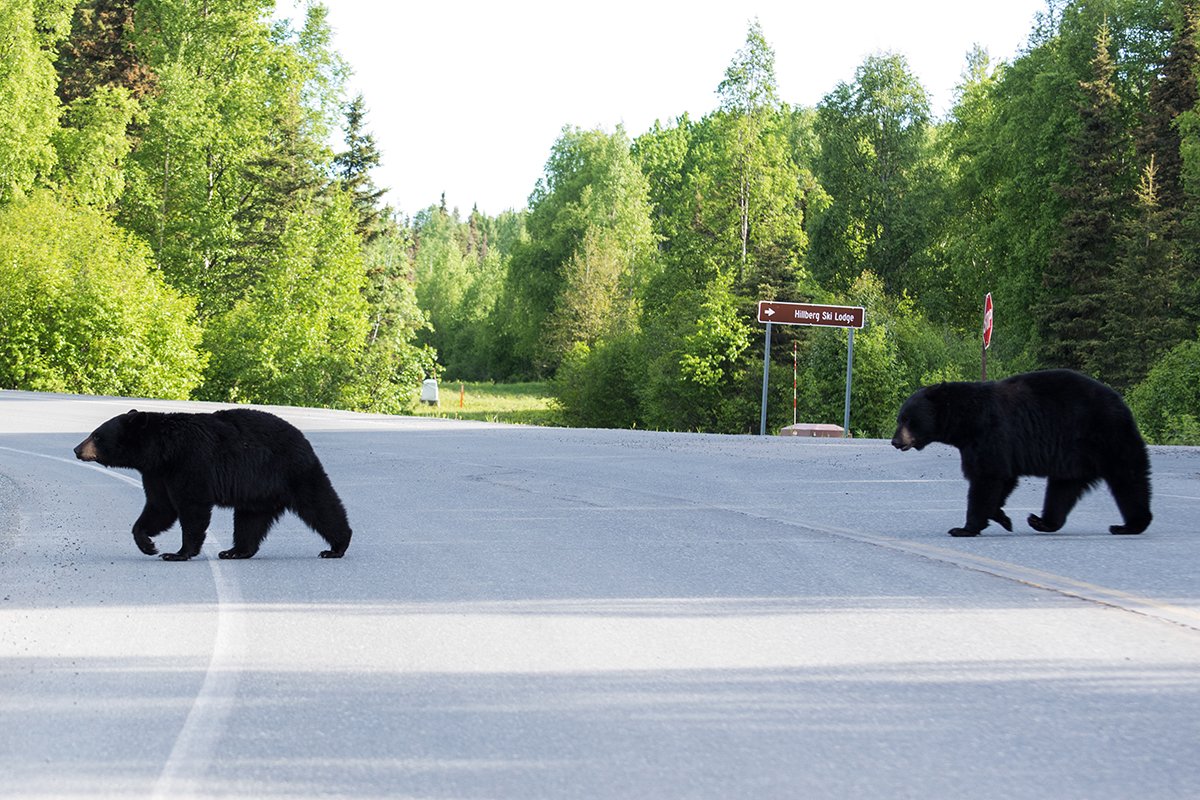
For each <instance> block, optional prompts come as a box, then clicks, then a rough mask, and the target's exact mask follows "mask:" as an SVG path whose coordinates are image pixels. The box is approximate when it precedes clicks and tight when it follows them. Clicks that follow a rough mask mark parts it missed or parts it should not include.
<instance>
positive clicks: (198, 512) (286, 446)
mask: <svg viewBox="0 0 1200 800" xmlns="http://www.w3.org/2000/svg"><path fill="white" fill-rule="evenodd" d="M75 457H76V458H78V459H80V460H82V461H95V462H97V463H99V464H103V465H104V466H106V467H127V468H129V469H136V470H137V471H138V472H140V473H142V487H143V489H144V490H145V492H146V507H145V508H144V509H142V513H141V516H139V517H138V518H137V521H136V522H134V523H133V540H134V542H136V543H137V546H138V548H139V549H140V550H141V551H142V552H143V553H146V554H147V555H154V554H155V553H157V552H158V549H157V548H156V547H155V546H154V542H153V540H152V539H153V537H155V536H157V535H159V534H160V533H162V532H163V531H165V530H167V529H168V528H170V527H171V526H172V525H173V524H175V521H176V520H178V521H179V526H180V528H182V530H183V546H182V547H181V548H180V549H179V552H178V553H164V554H163V556H162V557H163V558H164V559H166V560H168V561H186V560H187V559H189V558H191V557H192V556H194V555H197V554H198V553H199V552H200V547H201V545H203V544H204V536H205V533H206V532H207V531H208V523H209V520H210V519H211V517H212V510H213V506H223V507H226V508H229V507H232V508H233V547H232V548H230V549H229V550H223V551H221V553H220V556H221V558H250V557H251V556H253V555H254V554H255V553H257V552H258V547H259V545H260V544H262V540H263V539H264V538H266V535H267V531H269V530H270V528H271V526H272V525H273V524H275V521H276V520H278V519H279V517H280V516H282V515H283V512H284V511H293V512H295V513H296V515H297V516H299V517H300V519H302V520H304V522H305V523H306V524H308V525H309V527H311V528H312V529H313V530H315V531H316V532H317V533H319V534H321V536H322V537H324V539H325V541H327V542H328V543H329V549H328V550H325V551H323V552H322V553H321V557H322V558H341V557H342V554H343V553H345V552H346V548H347V547H349V546H350V535H351V531H350V524H349V522H347V520H346V509H345V507H344V506H343V505H342V501H341V499H340V498H339V497H338V495H337V492H335V491H334V489H333V485H332V484H331V483H330V482H329V476H328V475H326V474H325V469H324V467H322V466H321V462H320V460H319V459H318V458H317V454H316V453H314V452H313V449H312V445H311V444H309V442H308V439H306V438H305V437H304V434H303V433H301V432H300V431H299V430H298V429H297V428H296V427H295V426H293V425H291V424H290V423H288V422H286V421H284V420H282V419H280V418H279V417H277V416H275V415H274V414H268V413H266V412H265V411H255V410H253V409H246V408H235V409H229V410H226V411H217V412H215V413H212V414H160V413H156V412H142V411H136V410H134V411H130V412H128V413H125V414H121V415H120V416H117V417H113V418H112V419H110V420H108V421H107V422H105V423H104V424H103V425H101V426H100V427H99V428H97V429H96V430H95V431H94V432H93V433H92V435H91V436H89V437H88V438H86V439H84V440H83V441H82V442H81V443H80V444H79V446H77V447H76V448H75Z"/></svg>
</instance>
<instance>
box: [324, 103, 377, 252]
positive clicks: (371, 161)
mask: <svg viewBox="0 0 1200 800" xmlns="http://www.w3.org/2000/svg"><path fill="white" fill-rule="evenodd" d="M366 120H367V109H366V104H365V103H364V102H363V96H362V95H361V94H360V95H358V96H357V97H355V98H354V99H353V100H351V101H350V102H349V103H348V104H347V106H346V148H347V149H346V151H345V152H343V153H338V154H337V155H336V156H335V157H334V159H333V164H334V170H335V172H336V173H337V176H338V179H339V180H340V181H341V183H342V186H343V187H345V189H346V190H347V191H348V192H350V195H351V198H352V199H353V203H354V209H355V211H356V212H357V213H358V220H359V222H358V232H359V235H361V236H362V237H363V241H364V242H367V243H369V242H372V241H374V240H375V239H376V238H378V237H379V235H380V234H382V233H383V232H384V231H385V230H386V229H387V224H388V221H389V215H388V214H386V213H385V209H384V207H383V206H381V205H380V203H379V201H380V199H381V198H382V197H383V195H384V194H386V193H387V189H380V188H379V187H377V186H376V185H375V183H374V181H372V180H371V170H372V169H374V168H375V167H378V166H379V165H380V164H381V163H382V161H383V158H382V156H381V155H380V153H379V147H378V146H377V145H376V144H375V137H374V136H373V135H372V134H370V133H368V132H367V130H366Z"/></svg>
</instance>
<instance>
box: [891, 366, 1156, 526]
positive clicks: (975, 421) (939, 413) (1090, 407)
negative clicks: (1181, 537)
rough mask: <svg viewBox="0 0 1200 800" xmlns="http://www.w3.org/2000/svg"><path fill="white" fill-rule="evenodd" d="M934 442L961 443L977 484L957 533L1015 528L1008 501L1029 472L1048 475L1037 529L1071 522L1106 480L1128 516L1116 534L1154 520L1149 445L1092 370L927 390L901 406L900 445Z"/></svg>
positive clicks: (896, 441)
mask: <svg viewBox="0 0 1200 800" xmlns="http://www.w3.org/2000/svg"><path fill="white" fill-rule="evenodd" d="M930 442H942V443H944V444H948V445H952V446H954V447H957V448H958V449H959V452H960V454H961V456H962V471H963V476H964V477H965V478H966V479H967V480H968V481H969V482H970V488H969V489H968V491H967V521H966V523H965V524H964V525H963V527H961V528H952V529H951V530H950V532H949V533H950V535H951V536H977V535H978V534H979V532H980V531H981V530H983V529H984V528H985V527H987V525H988V520H995V521H996V522H998V523H1000V525H1001V526H1002V527H1004V529H1005V530H1009V531H1011V530H1012V522H1011V521H1010V520H1009V518H1008V515H1007V514H1005V513H1004V502H1005V501H1006V500H1007V499H1008V496H1009V495H1010V494H1011V493H1012V491H1013V489H1014V488H1016V485H1017V479H1018V478H1019V477H1021V476H1022V475H1035V476H1040V477H1044V478H1046V479H1047V481H1046V497H1045V501H1044V503H1043V506H1042V514H1041V516H1040V517H1039V516H1038V515H1037V514H1030V515H1029V526H1030V527H1031V528H1033V529H1034V530H1037V531H1044V532H1051V531H1056V530H1058V529H1059V528H1061V527H1062V526H1063V523H1064V522H1066V520H1067V515H1068V514H1069V513H1070V512H1071V509H1072V508H1074V507H1075V502H1076V501H1077V500H1078V499H1079V498H1080V496H1082V495H1083V494H1084V492H1086V491H1088V490H1089V489H1092V488H1093V487H1095V486H1096V485H1097V484H1099V483H1100V481H1104V482H1105V483H1107V484H1108V488H1109V490H1110V491H1111V492H1112V495H1113V498H1114V499H1115V500H1116V501H1117V508H1118V509H1119V510H1120V512H1121V516H1122V517H1124V521H1125V524H1124V525H1113V526H1111V527H1110V528H1109V531H1110V532H1112V533H1118V534H1121V533H1128V534H1133V533H1141V532H1142V531H1144V530H1146V528H1147V527H1149V525H1150V520H1151V519H1152V515H1151V514H1150V458H1149V456H1148V455H1147V452H1146V443H1145V442H1144V441H1143V440H1142V436H1141V434H1140V433H1138V429H1137V424H1136V423H1135V422H1134V419H1133V414H1132V413H1131V412H1130V411H1129V407H1128V406H1127V405H1125V401H1124V400H1122V399H1121V396H1120V395H1119V394H1117V393H1116V392H1115V391H1114V390H1112V389H1111V388H1109V387H1108V386H1105V385H1104V384H1103V383H1100V382H1099V381H1097V380H1093V379H1092V378H1089V377H1087V376H1086V375H1081V374H1080V373H1078V372H1073V371H1071V370H1062V369H1053V370H1042V371H1039V372H1027V373H1025V374H1022V375H1014V376H1012V377H1011V378H1006V379H1004V380H1002V381H995V382H992V381H986V382H963V383H939V384H935V385H933V386H926V387H924V388H922V389H918V390H917V391H916V392H915V393H913V395H912V396H911V397H909V398H908V400H907V401H905V403H904V405H903V406H902V407H901V408H900V413H899V414H898V415H897V420H896V433H895V434H894V435H893V436H892V446H893V447H896V448H898V449H900V450H908V449H910V448H916V449H917V450H920V449H921V448H923V447H925V445H927V444H929V443H930Z"/></svg>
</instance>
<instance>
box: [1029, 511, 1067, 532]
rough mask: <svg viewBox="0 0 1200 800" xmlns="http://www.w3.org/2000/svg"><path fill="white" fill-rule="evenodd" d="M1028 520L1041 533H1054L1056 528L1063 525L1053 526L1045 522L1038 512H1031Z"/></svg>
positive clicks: (1030, 525)
mask: <svg viewBox="0 0 1200 800" xmlns="http://www.w3.org/2000/svg"><path fill="white" fill-rule="evenodd" d="M1026 522H1028V523H1029V527H1031V528H1033V529H1034V530H1035V531H1038V532H1040V533H1054V532H1055V531H1056V530H1058V529H1059V528H1061V527H1062V526H1061V525H1059V526H1052V525H1048V524H1046V522H1044V521H1043V520H1042V518H1041V517H1039V516H1038V515H1037V514H1030V515H1029V519H1027V520H1026Z"/></svg>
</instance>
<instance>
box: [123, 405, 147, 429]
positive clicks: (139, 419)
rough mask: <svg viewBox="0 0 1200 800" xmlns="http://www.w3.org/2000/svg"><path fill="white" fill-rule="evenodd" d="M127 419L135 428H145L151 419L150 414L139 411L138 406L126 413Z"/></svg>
mask: <svg viewBox="0 0 1200 800" xmlns="http://www.w3.org/2000/svg"><path fill="white" fill-rule="evenodd" d="M125 418H126V421H127V422H128V423H129V424H130V425H131V426H132V427H134V428H135V429H140V428H145V427H146V425H147V423H149V421H150V416H149V415H148V414H144V413H142V412H141V411H138V410H137V409H136V408H131V409H129V411H127V412H126V413H125Z"/></svg>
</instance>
